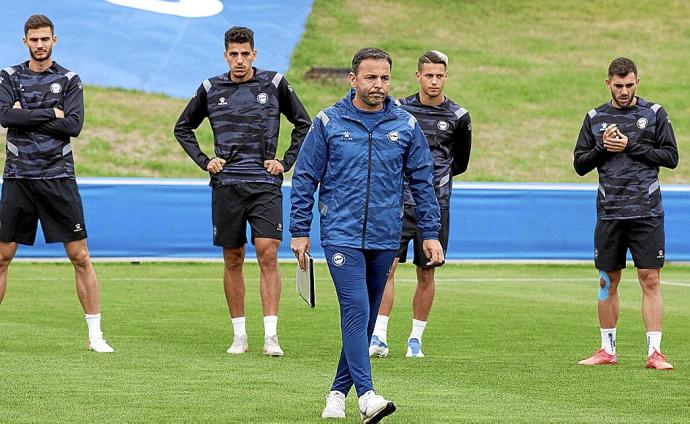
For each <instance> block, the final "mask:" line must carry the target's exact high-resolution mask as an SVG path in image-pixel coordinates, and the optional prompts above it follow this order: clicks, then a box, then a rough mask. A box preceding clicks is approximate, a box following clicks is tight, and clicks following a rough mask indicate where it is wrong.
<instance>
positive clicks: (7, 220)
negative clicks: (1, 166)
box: [0, 178, 86, 245]
mask: <svg viewBox="0 0 690 424" xmlns="http://www.w3.org/2000/svg"><path fill="white" fill-rule="evenodd" d="M39 220H41V228H43V235H44V236H45V239H46V243H57V242H62V243H67V242H70V241H75V240H83V239H85V238H86V225H85V224H84V209H83V207H82V204H81V196H79V189H78V188H77V182H76V181H75V180H74V179H71V178H55V179H49V180H30V179H21V178H8V179H5V180H4V181H3V184H2V200H0V241H2V242H5V243H12V242H15V243H20V244H27V245H33V244H34V241H35V239H36V228H37V227H38V221H39Z"/></svg>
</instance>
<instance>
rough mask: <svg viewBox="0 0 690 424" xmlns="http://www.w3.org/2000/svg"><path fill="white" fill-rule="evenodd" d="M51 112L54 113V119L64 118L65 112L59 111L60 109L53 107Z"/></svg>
mask: <svg viewBox="0 0 690 424" xmlns="http://www.w3.org/2000/svg"><path fill="white" fill-rule="evenodd" d="M53 110H54V111H55V117H56V118H59V119H62V118H64V117H65V112H63V111H61V110H60V109H58V108H56V107H54V108H53Z"/></svg>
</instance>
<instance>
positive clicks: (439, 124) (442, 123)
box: [436, 121, 448, 131]
mask: <svg viewBox="0 0 690 424" xmlns="http://www.w3.org/2000/svg"><path fill="white" fill-rule="evenodd" d="M436 127H437V128H438V129H439V130H441V131H445V130H447V129H448V122H446V121H438V122H437V123H436Z"/></svg>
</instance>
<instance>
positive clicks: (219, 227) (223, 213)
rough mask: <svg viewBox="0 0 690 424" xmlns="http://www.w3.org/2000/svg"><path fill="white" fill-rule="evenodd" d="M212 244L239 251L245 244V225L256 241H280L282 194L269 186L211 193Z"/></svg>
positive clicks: (227, 188) (245, 186) (254, 185)
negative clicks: (257, 239) (248, 227)
mask: <svg viewBox="0 0 690 424" xmlns="http://www.w3.org/2000/svg"><path fill="white" fill-rule="evenodd" d="M212 198H213V199H212V203H213V206H212V215H213V244H214V245H216V246H222V247H241V246H244V245H245V243H247V221H249V225H251V227H252V244H254V239H256V238H270V239H275V240H283V193H282V192H281V191H280V187H279V186H277V185H275V184H270V183H246V184H231V185H225V186H220V187H217V188H214V189H213V195H212Z"/></svg>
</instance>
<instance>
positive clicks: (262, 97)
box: [256, 93, 268, 105]
mask: <svg viewBox="0 0 690 424" xmlns="http://www.w3.org/2000/svg"><path fill="white" fill-rule="evenodd" d="M256 101H257V102H259V103H261V104H262V105H264V104H266V102H267V101H268V94H266V93H259V95H258V96H256Z"/></svg>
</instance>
